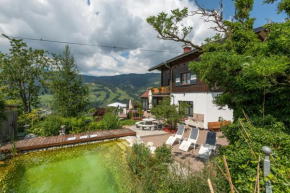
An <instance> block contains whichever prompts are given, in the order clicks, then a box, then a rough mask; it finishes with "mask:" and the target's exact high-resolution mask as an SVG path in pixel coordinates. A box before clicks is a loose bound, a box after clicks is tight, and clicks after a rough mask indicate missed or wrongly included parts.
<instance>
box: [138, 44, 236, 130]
mask: <svg viewBox="0 0 290 193" xmlns="http://www.w3.org/2000/svg"><path fill="white" fill-rule="evenodd" d="M200 55H201V53H200V52H198V51H197V50H191V48H189V47H185V48H184V53H183V54H181V55H179V56H177V57H174V58H172V59H170V60H167V61H166V62H164V63H161V64H159V65H157V66H154V67H152V68H150V69H149V71H153V70H159V71H161V87H159V88H153V89H151V90H149V91H146V92H145V93H144V94H143V95H142V101H144V103H143V107H144V104H146V105H145V106H146V108H147V109H150V107H149V106H150V102H149V100H150V98H149V94H150V92H151V93H152V99H151V100H152V105H151V106H155V105H157V104H159V103H160V101H161V100H162V99H163V97H169V96H170V97H171V104H177V105H179V103H181V102H186V103H188V104H189V107H188V108H187V109H186V115H187V116H188V120H189V121H191V122H192V123H189V124H190V125H193V126H198V127H200V128H207V125H208V122H217V121H219V119H220V118H222V119H224V120H230V121H232V119H233V111H232V110H231V109H229V108H228V107H223V108H221V107H219V106H216V105H215V104H214V103H213V101H214V99H215V97H216V96H217V95H218V94H221V93H222V90H221V89H214V88H212V87H210V86H209V85H207V84H206V83H204V82H202V81H200V80H199V79H198V78H197V76H196V74H193V73H192V72H191V71H190V70H189V68H188V63H189V62H191V61H195V60H199V56H200ZM146 93H147V95H146ZM146 97H147V98H146ZM145 101H146V102H145ZM147 109H146V110H147Z"/></svg>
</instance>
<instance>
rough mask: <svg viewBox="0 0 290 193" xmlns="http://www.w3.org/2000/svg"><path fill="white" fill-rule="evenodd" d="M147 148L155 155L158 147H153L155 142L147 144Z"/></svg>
mask: <svg viewBox="0 0 290 193" xmlns="http://www.w3.org/2000/svg"><path fill="white" fill-rule="evenodd" d="M146 146H147V147H148V148H149V149H150V152H151V154H154V153H155V150H156V147H154V146H153V142H151V141H149V142H147V144H146Z"/></svg>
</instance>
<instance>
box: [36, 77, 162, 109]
mask: <svg viewBox="0 0 290 193" xmlns="http://www.w3.org/2000/svg"><path fill="white" fill-rule="evenodd" d="M82 77H83V81H84V82H85V83H86V84H87V85H88V86H89V88H90V103H91V105H90V107H91V108H93V107H99V106H103V105H106V104H109V103H111V102H122V103H128V101H129V100H130V99H131V100H140V96H141V95H142V94H143V93H144V92H145V91H146V90H147V89H149V88H151V87H159V86H160V74H159V73H147V74H122V75H117V76H100V77H96V76H87V75H82ZM40 97H41V103H42V106H43V107H46V106H49V105H50V101H51V99H52V95H49V94H46V95H41V96H40Z"/></svg>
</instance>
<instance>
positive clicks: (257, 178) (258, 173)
mask: <svg viewBox="0 0 290 193" xmlns="http://www.w3.org/2000/svg"><path fill="white" fill-rule="evenodd" d="M256 190H257V193H260V156H259V160H258V165H257V177H256V184H255V192H254V193H256Z"/></svg>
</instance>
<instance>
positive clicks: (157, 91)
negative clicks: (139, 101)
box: [151, 86, 170, 96]
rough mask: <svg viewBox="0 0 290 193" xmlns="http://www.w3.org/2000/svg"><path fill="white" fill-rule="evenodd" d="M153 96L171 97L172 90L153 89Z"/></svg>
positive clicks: (165, 87) (165, 88)
mask: <svg viewBox="0 0 290 193" xmlns="http://www.w3.org/2000/svg"><path fill="white" fill-rule="evenodd" d="M151 92H152V96H154V95H158V96H159V95H169V94H170V88H169V87H168V86H161V87H158V88H152V89H151Z"/></svg>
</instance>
